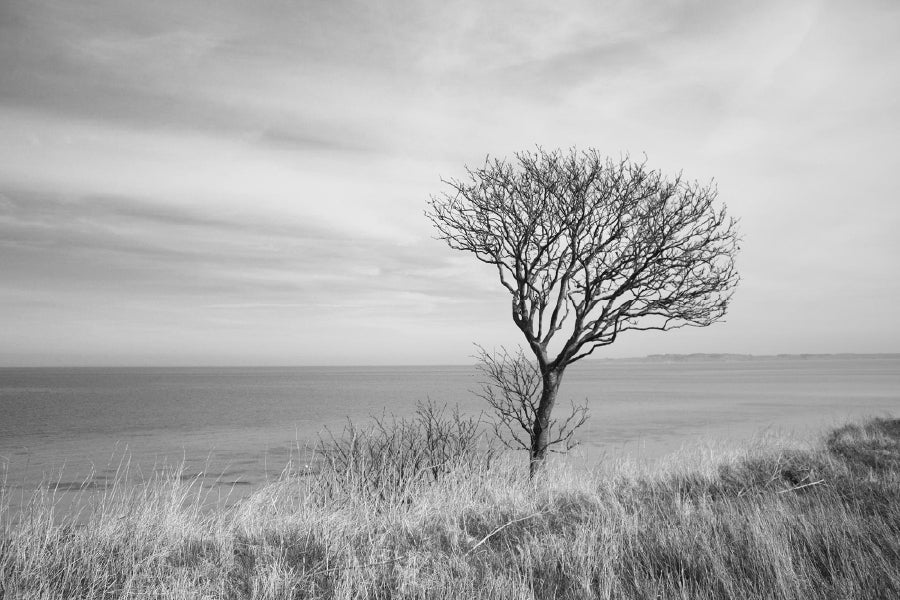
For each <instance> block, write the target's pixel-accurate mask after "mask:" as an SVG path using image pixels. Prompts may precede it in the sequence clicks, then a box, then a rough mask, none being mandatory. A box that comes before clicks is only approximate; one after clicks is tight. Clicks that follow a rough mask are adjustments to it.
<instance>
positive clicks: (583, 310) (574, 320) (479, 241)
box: [426, 148, 739, 475]
mask: <svg viewBox="0 0 900 600" xmlns="http://www.w3.org/2000/svg"><path fill="white" fill-rule="evenodd" d="M466 172H467V173H468V178H466V179H465V180H458V179H449V180H442V181H443V183H444V184H446V185H447V186H449V191H444V192H443V193H442V194H440V195H439V196H433V197H432V198H431V199H430V201H429V206H428V209H427V210H426V216H427V217H428V218H429V219H430V220H431V221H432V223H433V224H434V226H435V227H436V228H437V230H438V232H439V236H438V237H439V239H442V240H444V241H445V242H446V243H447V244H448V245H449V246H450V247H451V248H453V249H455V250H461V251H465V252H470V253H472V254H473V255H474V256H475V258H477V259H478V260H480V261H482V262H484V263H487V264H489V265H492V266H494V267H495V268H496V270H497V273H498V274H499V277H500V283H501V284H502V285H503V287H504V288H506V290H507V291H508V292H509V293H510V295H511V296H512V318H513V322H514V323H515V325H516V327H518V328H519V330H520V331H521V332H522V334H523V335H524V336H525V341H526V342H527V345H528V347H529V348H530V350H531V352H532V353H533V354H534V357H535V362H536V365H537V369H538V371H539V373H540V382H541V390H540V397H539V401H538V402H537V408H536V410H535V411H534V414H533V415H532V416H531V417H530V419H532V422H531V423H530V424H529V425H530V427H529V430H530V438H531V439H530V448H529V452H530V471H531V473H532V475H534V474H535V473H536V472H537V471H538V469H539V468H540V467H541V465H542V464H543V463H544V460H545V458H546V455H547V451H548V448H549V445H550V438H549V434H550V432H549V429H550V425H551V413H552V411H553V407H554V404H555V403H556V397H557V393H558V391H559V387H560V383H561V382H562V378H563V374H564V372H565V370H566V367H568V366H569V365H571V364H572V363H574V362H575V361H577V360H580V359H582V358H584V357H585V356H588V355H590V354H591V353H592V352H594V350H596V349H597V348H599V347H602V346H607V345H609V344H612V343H613V342H615V341H616V339H617V338H618V336H619V335H620V334H622V333H624V332H626V331H647V330H660V331H666V330H669V329H676V328H679V327H685V326H696V327H705V326H708V325H710V324H712V323H714V322H716V321H718V320H719V319H721V318H722V317H723V316H724V315H725V312H726V309H727V308H728V304H729V301H730V299H731V296H732V293H733V291H734V288H735V286H736V285H737V282H738V279H739V278H738V274H737V271H736V270H735V266H734V258H735V256H736V254H737V251H738V234H737V229H736V223H735V221H734V219H731V218H729V217H728V216H727V214H726V209H725V206H724V205H722V206H717V203H716V197H717V191H716V189H715V187H714V186H713V185H712V184H710V185H701V184H699V183H697V182H690V181H687V180H685V179H683V178H682V177H681V175H679V176H677V177H675V178H674V179H669V178H666V177H665V176H664V175H662V174H661V173H660V172H659V171H655V170H651V169H648V168H647V166H646V164H645V162H635V161H632V160H631V159H630V158H628V157H626V158H623V159H621V160H619V161H613V160H610V159H605V158H603V157H602V156H601V155H600V154H599V153H598V152H597V151H596V150H593V149H590V150H587V151H584V152H578V151H576V150H574V149H573V150H570V151H568V152H563V151H554V152H546V151H544V150H542V149H540V148H538V149H537V150H536V151H533V152H522V153H519V154H516V155H515V160H511V161H507V160H501V159H491V158H490V157H488V158H487V159H485V162H484V165H483V166H482V167H479V168H477V169H469V168H466ZM551 342H554V344H553V345H551Z"/></svg>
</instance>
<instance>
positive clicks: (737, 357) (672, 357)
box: [597, 352, 900, 362]
mask: <svg viewBox="0 0 900 600" xmlns="http://www.w3.org/2000/svg"><path fill="white" fill-rule="evenodd" d="M873 358H900V353H898V352H882V353H866V354H861V353H852V352H840V353H821V354H812V353H804V354H731V353H704V352H695V353H692V354H648V355H646V356H635V357H630V358H600V359H597V360H600V361H603V362H607V361H633V362H638V361H639V362H721V361H755V360H785V359H794V360H866V359H873Z"/></svg>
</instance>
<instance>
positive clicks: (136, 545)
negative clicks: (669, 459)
mask: <svg viewBox="0 0 900 600" xmlns="http://www.w3.org/2000/svg"><path fill="white" fill-rule="evenodd" d="M391 427H394V429H391ZM401 433H402V432H401ZM426 433H427V432H426ZM380 435H381V437H380V438H379V437H378V436H374V437H373V436H370V437H366V436H365V435H357V436H355V437H353V438H352V442H347V440H346V439H345V438H344V439H343V441H337V442H336V443H334V444H333V445H332V447H331V448H330V449H329V452H330V454H329V455H328V457H327V458H328V459H329V460H328V461H326V468H325V469H323V471H322V472H321V473H319V474H317V475H313V476H307V477H294V476H287V477H285V478H284V479H283V480H281V481H279V482H276V483H273V484H271V485H270V486H268V487H266V488H264V489H262V490H261V491H259V492H258V493H257V494H255V495H254V496H253V497H252V498H250V499H249V500H248V501H246V502H244V503H242V504H240V505H239V506H236V507H233V508H231V509H227V510H226V509H221V510H204V509H203V508H202V501H201V498H200V496H201V494H200V491H199V488H197V487H196V486H192V485H191V484H190V483H184V482H181V481H180V479H179V478H178V477H176V476H171V477H168V478H163V479H160V480H156V481H154V482H151V483H150V484H148V485H145V486H138V487H134V486H126V485H120V486H118V487H115V488H113V489H111V490H109V491H108V492H107V493H106V494H105V496H103V497H102V498H101V499H99V500H98V501H97V502H96V503H95V504H93V505H92V506H91V507H90V509H89V511H90V512H89V513H86V514H84V515H82V517H81V519H80V521H81V522H82V523H83V524H82V525H75V524H74V522H73V520H72V519H71V518H61V517H60V516H59V515H56V516H54V514H53V498H52V496H51V495H43V496H40V495H38V496H36V497H35V498H34V501H33V503H32V505H31V507H30V508H29V509H28V510H27V511H26V512H25V513H24V514H22V515H21V518H19V519H14V518H13V515H12V513H11V512H10V511H9V509H0V519H2V527H0V590H2V594H0V595H2V596H3V597H4V598H406V597H409V598H441V599H447V600H449V599H454V598H466V599H469V598H648V599H649V598H760V599H762V598H765V599H773V598H796V599H804V600H806V599H815V598H900V420H887V419H876V420H873V421H870V422H867V423H864V424H851V425H847V426H844V427H841V428H839V429H837V430H835V431H832V432H830V433H828V434H827V435H826V436H825V437H824V438H823V439H822V440H821V442H820V443H819V444H817V445H815V446H813V447H799V446H796V445H792V444H788V443H783V444H777V443H771V444H769V445H766V446H760V447H755V448H753V449H749V450H747V451H745V452H743V453H741V454H740V455H736V456H722V457H719V458H715V459H713V460H711V461H710V462H708V463H707V464H703V465H699V466H698V465H693V466H689V467H688V466H678V465H677V463H671V464H670V465H669V466H668V467H660V468H658V469H656V470H653V471H652V472H641V473H636V472H635V471H634V470H633V469H631V468H628V466H627V465H614V466H607V467H605V468H603V469H602V470H598V471H597V472H596V473H594V474H593V475H590V476H586V475H584V474H581V473H573V472H572V471H570V470H568V469H566V468H562V467H560V468H557V469H553V470H551V471H550V472H549V473H548V476H547V477H546V478H543V479H541V480H539V481H536V482H533V483H532V482H530V481H529V480H528V479H527V476H526V474H525V470H524V469H523V467H522V465H521V464H520V463H518V464H508V463H506V462H504V459H502V458H498V457H497V456H495V455H493V454H490V455H485V454H484V453H483V452H482V451H481V450H479V449H478V448H476V447H475V446H472V445H471V444H470V445H468V446H465V447H461V448H454V447H452V445H449V446H447V447H445V448H443V449H442V450H441V451H442V452H446V453H449V454H448V455H450V454H452V453H456V454H457V459H456V460H449V461H447V460H445V461H443V462H442V463H433V464H423V463H425V462H427V459H429V458H432V457H431V456H430V455H422V454H417V455H416V458H415V460H411V459H410V457H411V456H412V454H410V452H411V451H412V450H414V449H415V447H416V444H418V443H422V439H423V438H421V435H424V434H423V431H422V430H420V429H416V427H415V426H409V428H408V430H407V431H406V433H402V434H401V435H398V434H397V433H396V423H395V424H393V425H389V426H388V427H387V429H384V430H382V432H381V434H380ZM391 436H393V437H391ZM417 436H419V437H417ZM386 439H387V442H385V440H386ZM379 440H380V442H379ZM379 443H380V445H379ZM428 443H433V442H428ZM467 443H468V442H467ZM404 453H405V454H404ZM392 457H393V458H392ZM416 461H418V462H416ZM4 493H5V494H6V495H5V496H4V497H3V499H2V501H0V504H2V503H8V502H9V496H8V493H6V492H4Z"/></svg>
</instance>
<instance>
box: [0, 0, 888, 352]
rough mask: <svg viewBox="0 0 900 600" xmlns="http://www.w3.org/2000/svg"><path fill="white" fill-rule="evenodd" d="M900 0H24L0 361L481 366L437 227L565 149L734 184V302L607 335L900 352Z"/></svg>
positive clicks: (722, 186) (14, 2)
mask: <svg viewBox="0 0 900 600" xmlns="http://www.w3.org/2000/svg"><path fill="white" fill-rule="evenodd" d="M898 65H900V3H898V2H897V1H896V0H860V1H857V2H843V1H830V0H798V1H792V2H773V1H769V0H763V1H761V2H742V1H741V2H730V1H728V2H720V1H715V2H713V1H707V2H700V1H692V0H676V1H668V2H649V1H625V0H619V1H605V0H604V1H599V2H597V1H585V2H578V1H568V0H566V1H561V2H554V3H550V2H543V1H542V2H511V1H500V2H491V3H486V2H476V1H474V0H473V1H468V0H466V1H461V2H456V1H446V2H413V1H399V0H397V1H395V0H385V1H382V2H375V1H359V2H352V1H345V0H333V1H330V2H317V1H303V0H290V1H287V0H271V1H264V2H245V1H217V2H198V1H195V0H163V1H159V2H146V1H143V0H141V1H133V0H84V1H79V2H70V1H67V0H53V1H47V0H2V1H0V365H7V366H20V365H27V366H38V365H52V366H55V365H346V364H352V365H367V364H373V365H374V364H466V363H471V362H472V358H471V357H472V355H473V353H474V348H473V345H472V344H473V342H477V343H480V344H482V345H484V346H485V347H488V348H491V347H496V346H499V345H508V346H514V345H516V344H519V343H521V339H520V334H519V333H518V331H517V330H516V328H515V326H514V325H513V323H512V320H511V317H510V313H509V296H508V293H507V292H506V291H505V290H503V288H501V287H500V284H499V282H498V280H497V277H496V272H495V271H492V270H491V269H490V267H486V266H485V265H482V264H480V263H478V262H477V261H475V260H473V258H472V257H471V256H470V255H466V254H462V253H457V252H454V251H452V250H450V249H449V248H447V247H446V246H445V245H444V244H443V243H442V242H440V241H438V240H436V239H435V231H434V230H433V228H432V226H431V224H430V223H429V222H428V220H427V219H426V218H425V216H424V209H425V206H426V201H427V200H428V198H429V197H430V196H431V195H436V194H440V193H441V192H442V191H444V189H445V186H444V185H443V184H442V183H441V178H442V177H443V178H450V177H460V176H462V175H463V174H464V167H465V166H466V165H470V166H476V165H478V164H480V163H482V162H483V160H484V158H485V156H487V155H490V156H496V157H509V156H512V155H513V153H515V152H517V151H521V150H529V149H533V148H535V146H536V145H540V146H541V147H543V148H545V149H553V148H564V149H565V148H571V147H577V148H589V147H592V148H596V149H598V150H599V151H601V152H602V153H604V154H607V155H609V156H612V157H618V156H622V155H624V154H629V155H631V156H636V157H644V156H646V160H647V163H648V165H649V166H650V167H653V168H657V169H660V170H661V171H663V172H664V173H667V174H670V175H674V174H676V173H678V172H682V173H683V174H684V176H685V177H687V178H689V179H696V180H699V181H704V182H705V181H711V180H714V181H715V183H716V185H717V186H718V190H719V198H720V199H721V201H722V202H724V203H725V204H726V205H727V207H728V211H729V213H730V214H731V215H733V216H735V217H737V218H739V219H740V230H741V232H742V237H743V242H742V251H741V254H740V256H739V258H738V263H737V264H738V269H739V271H740V273H741V277H742V281H741V284H740V286H739V287H738V289H737V292H736V294H735V296H734V299H733V303H732V305H731V308H730V310H729V313H728V315H727V317H726V319H725V321H724V322H722V323H718V324H715V325H713V326H711V327H708V328H702V329H682V330H678V331H672V332H666V333H655V332H646V333H645V332H631V334H630V335H624V336H622V337H621V338H620V339H619V340H618V341H617V342H616V343H615V344H614V345H613V346H609V347H607V348H604V349H602V350H600V351H598V352H596V353H595V355H597V356H598V357H600V358H603V357H625V356H642V355H645V354H656V353H690V352H736V353H753V354H774V353H807V352H808V353H818V352H829V353H830V352H900V311H897V310H896V308H895V306H896V304H897V301H898V300H897V299H898V297H900V277H898V273H900V269H898V259H900V235H898V230H900V198H898V187H900V186H898V183H897V182H898V173H900V150H898V140H900V136H898V134H900V70H898Z"/></svg>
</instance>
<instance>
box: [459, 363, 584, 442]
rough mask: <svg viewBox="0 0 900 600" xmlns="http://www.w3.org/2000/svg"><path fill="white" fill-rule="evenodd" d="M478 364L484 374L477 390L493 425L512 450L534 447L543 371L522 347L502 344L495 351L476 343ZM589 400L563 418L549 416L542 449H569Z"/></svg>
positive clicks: (576, 406) (499, 437)
mask: <svg viewBox="0 0 900 600" xmlns="http://www.w3.org/2000/svg"><path fill="white" fill-rule="evenodd" d="M476 347H477V348H478V353H477V354H476V355H475V358H476V359H477V361H478V362H477V364H476V367H477V369H478V371H479V373H480V374H481V376H482V381H481V390H480V391H478V392H476V395H478V397H479V398H481V399H483V400H484V401H485V402H487V403H488V405H489V406H490V407H491V413H492V416H493V420H492V422H491V425H492V427H493V429H494V433H495V434H496V436H497V439H499V440H500V442H501V443H502V444H503V445H504V446H506V447H507V448H509V449H510V450H527V451H531V450H532V449H533V448H534V447H535V444H536V443H537V442H536V441H535V440H536V436H537V431H536V429H535V423H536V422H537V421H536V419H537V411H538V406H539V404H540V401H541V389H542V388H541V381H542V380H541V372H540V369H539V368H538V365H537V363H535V362H534V361H533V360H529V359H528V357H527V356H525V353H524V352H522V349H521V348H519V349H518V350H517V351H516V353H515V354H510V353H509V351H507V350H506V348H501V349H500V350H499V351H495V352H494V353H493V354H492V353H490V352H488V351H487V350H485V349H484V348H482V347H481V346H476ZM587 417H588V409H587V404H580V405H576V404H574V403H572V407H571V409H570V410H569V412H568V414H566V415H565V416H564V418H562V419H550V420H549V423H548V432H549V433H548V434H547V435H546V436H545V438H546V441H545V443H546V445H544V446H541V447H540V449H541V451H542V452H543V451H547V450H549V451H551V452H554V451H558V452H568V451H569V450H571V449H572V448H574V447H575V446H576V445H577V444H578V442H577V441H576V440H575V437H574V436H575V431H576V430H577V429H578V428H579V427H581V426H582V425H584V423H585V421H587Z"/></svg>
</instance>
